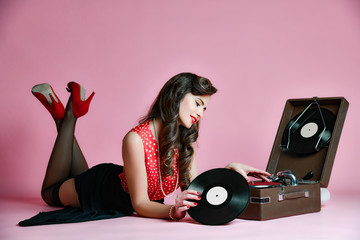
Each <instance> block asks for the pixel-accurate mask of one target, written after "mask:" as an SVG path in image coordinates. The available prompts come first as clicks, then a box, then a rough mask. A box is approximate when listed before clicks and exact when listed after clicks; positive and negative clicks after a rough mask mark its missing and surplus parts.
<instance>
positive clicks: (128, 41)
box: [0, 0, 360, 197]
mask: <svg viewBox="0 0 360 240" xmlns="http://www.w3.org/2000/svg"><path fill="white" fill-rule="evenodd" d="M359 10H360V5H359V3H358V1H356V0H353V1H351V0H338V1H335V0H331V1H327V0H318V1H313V0H305V1H287V0H275V1H267V0H264V1H261V0H259V1H239V0H233V1H230V0H227V1H215V0H199V1H190V0H185V1H174V0H163V1H160V0H157V1H145V0H144V1H134V0H133V1H115V0H113V1H110V0H106V1H85V0H77V1H72V0H65V1H45V0H29V1H16V0H15V1H10V0H7V1H6V0H2V1H0V79H1V85H2V86H1V88H0V96H1V103H0V104H1V105H0V107H1V118H0V124H1V128H0V161H1V165H0V176H1V181H0V195H3V196H5V195H6V196H29V197H38V196H40V194H39V193H40V187H41V183H42V179H43V176H44V173H45V169H46V165H47V161H48V158H49V155H50V152H51V148H52V145H53V143H54V139H55V137H56V129H55V125H54V123H53V120H52V118H51V117H50V115H49V113H48V112H47V111H46V110H45V108H44V107H43V106H42V105H41V104H40V103H39V102H38V100H37V99H36V98H34V97H33V96H32V94H31V92H30V90H31V88H32V86H33V85H35V84H38V83H43V82H49V83H50V84H51V85H52V86H53V88H54V89H55V92H56V93H57V95H58V96H59V97H60V98H61V100H62V102H63V103H64V104H65V103H66V101H67V98H68V93H67V92H66V90H65V87H66V84H67V82H69V81H78V82H79V83H80V84H82V85H83V86H84V87H85V88H86V89H87V91H88V92H87V93H88V94H90V92H91V91H95V92H96V94H95V97H94V100H93V102H92V104H91V107H90V111H89V113H88V114H87V115H86V116H85V117H83V118H81V119H79V120H78V124H77V130H76V136H77V138H78V141H79V143H80V145H81V147H82V149H83V151H84V153H85V156H86V157H87V159H88V162H89V165H90V166H93V165H95V164H98V163H101V162H115V163H119V164H122V158H121V141H122V138H123V136H124V134H126V132H127V131H128V130H130V129H131V128H132V127H133V126H135V125H136V124H137V120H138V119H139V118H140V117H141V116H143V115H144V114H145V113H146V111H147V109H148V107H149V106H150V105H151V103H152V101H153V99H154V98H155V97H156V95H157V93H158V91H159V90H160V88H161V87H162V85H163V84H164V83H165V82H166V81H167V80H168V79H169V78H170V77H171V76H173V75H175V74H177V73H179V72H183V71H191V72H195V73H197V74H199V75H203V76H205V77H208V78H210V79H211V80H212V82H213V83H214V85H215V86H216V87H217V88H218V89H219V92H218V93H217V94H216V95H214V97H213V98H212V100H211V104H210V105H209V107H208V111H207V112H206V114H205V118H204V120H203V122H202V126H201V130H200V138H199V144H198V145H199V149H198V151H197V160H198V166H199V169H200V171H204V170H208V169H210V168H215V167H223V166H225V165H226V164H227V163H228V162H230V161H239V162H243V163H246V164H249V165H253V166H255V167H258V168H265V167H266V164H267V161H268V158H269V155H270V152H271V148H272V145H273V141H274V138H275V134H276V131H277V128H278V124H279V121H280V118H281V114H282V111H283V108H284V105H285V102H286V100H287V99H289V98H304V97H313V96H319V97H330V96H344V97H345V98H346V99H347V100H348V101H349V102H350V108H349V111H348V115H347V119H346V121H345V125H344V129H343V132H342V136H341V141H340V144H339V148H338V152H337V155H336V159H335V164H334V168H333V172H332V176H331V180H330V185H329V189H330V191H331V192H332V193H342V192H349V191H354V190H355V191H359V190H358V189H359V188H357V187H356V188H354V186H359V183H360V181H359V178H354V177H353V176H357V175H358V167H359V166H360V164H359V158H358V154H357V151H358V136H359V127H358V126H359V125H358V124H359V120H360V112H359V110H358V105H359V103H360V95H359V89H360V88H359V87H360V86H359V85H360V82H359V81H360V80H359V78H360V67H359V64H360V14H359ZM350 178H352V180H351V182H352V183H354V182H355V185H354V184H349V179H350Z"/></svg>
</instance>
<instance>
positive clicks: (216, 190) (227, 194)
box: [188, 168, 250, 225]
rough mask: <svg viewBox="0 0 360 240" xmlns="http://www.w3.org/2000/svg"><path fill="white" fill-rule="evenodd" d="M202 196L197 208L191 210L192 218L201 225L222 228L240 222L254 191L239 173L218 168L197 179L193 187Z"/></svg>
mask: <svg viewBox="0 0 360 240" xmlns="http://www.w3.org/2000/svg"><path fill="white" fill-rule="evenodd" d="M189 189H190V190H195V191H197V192H200V195H199V196H200V197H201V200H199V201H196V202H197V206H196V207H191V208H190V209H189V210H188V213H189V215H190V216H191V217H192V218H193V219H194V220H196V221H197V222H199V223H202V224H206V225H220V224H225V223H228V222H230V221H232V220H234V219H235V218H237V217H238V216H239V215H240V214H241V213H242V212H243V211H244V210H245V208H246V206H247V205H248V203H249V198H250V188H249V184H248V182H247V181H246V180H245V178H244V177H243V176H242V175H241V174H240V173H238V172H235V171H234V170H230V169H226V168H216V169H211V170H209V171H206V172H204V173H202V174H200V175H199V176H197V177H196V178H195V179H194V180H193V181H192V182H191V184H190V186H189Z"/></svg>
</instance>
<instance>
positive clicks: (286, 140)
mask: <svg viewBox="0 0 360 240" xmlns="http://www.w3.org/2000/svg"><path fill="white" fill-rule="evenodd" d="M320 111H321V112H320ZM301 114H303V115H302V116H301ZM335 120H336V117H335V115H334V114H333V113H332V112H330V111H329V110H327V109H325V108H311V109H308V110H306V111H304V112H302V113H300V114H298V115H297V116H295V117H294V118H293V119H291V121H290V122H289V123H288V125H287V126H286V128H285V131H284V133H283V137H282V140H281V146H280V148H281V150H282V151H285V152H290V153H295V154H310V153H315V152H318V151H319V150H320V149H322V148H323V147H325V146H327V145H328V143H329V142H330V139H331V134H332V130H333V128H334V125H335Z"/></svg>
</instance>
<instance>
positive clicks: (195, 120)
mask: <svg viewBox="0 0 360 240" xmlns="http://www.w3.org/2000/svg"><path fill="white" fill-rule="evenodd" d="M190 117H191V123H192V124H194V123H196V122H197V118H196V117H194V116H192V115H190Z"/></svg>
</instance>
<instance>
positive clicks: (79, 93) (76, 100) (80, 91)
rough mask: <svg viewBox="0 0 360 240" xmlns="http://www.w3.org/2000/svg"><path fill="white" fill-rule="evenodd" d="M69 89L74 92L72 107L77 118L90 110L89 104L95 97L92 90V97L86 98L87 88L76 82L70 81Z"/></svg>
mask: <svg viewBox="0 0 360 240" xmlns="http://www.w3.org/2000/svg"><path fill="white" fill-rule="evenodd" d="M68 88H69V89H68V91H69V92H71V93H72V107H73V113H74V117H75V118H79V117H81V116H83V115H85V114H86V113H87V112H88V111H89V105H90V102H91V100H92V98H93V97H94V94H95V92H92V94H91V95H90V97H89V98H88V99H87V100H85V89H84V88H83V87H82V86H80V85H79V84H78V83H76V82H69V83H68Z"/></svg>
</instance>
